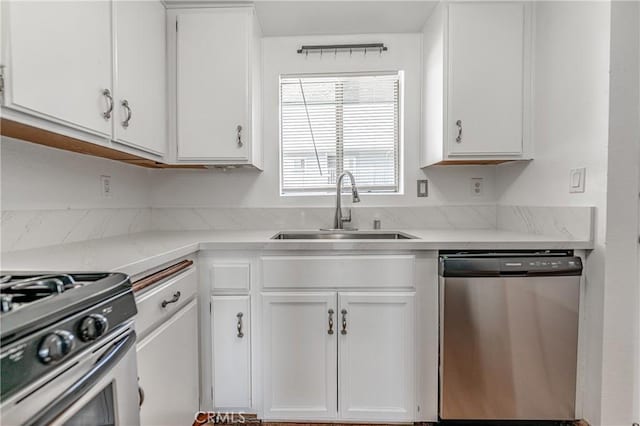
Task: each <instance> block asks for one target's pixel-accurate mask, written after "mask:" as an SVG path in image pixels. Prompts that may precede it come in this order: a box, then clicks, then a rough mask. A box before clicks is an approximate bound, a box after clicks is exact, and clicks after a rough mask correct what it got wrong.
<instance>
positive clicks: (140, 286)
mask: <svg viewBox="0 0 640 426" xmlns="http://www.w3.org/2000/svg"><path fill="white" fill-rule="evenodd" d="M191 265H193V260H183V261H182V262H178V263H176V264H175V265H171V266H169V267H168V268H165V269H162V270H160V271H158V272H156V273H154V274H151V275H149V276H146V277H144V278H140V279H139V280H138V281H136V282H134V283H133V284H132V285H131V286H132V288H133V292H134V293H137V292H139V291H141V290H144V289H145V288H147V287H150V286H152V285H154V284H156V283H158V282H160V281H162V280H165V279H167V278H169V277H171V276H173V275H175V274H177V273H178V272H181V271H183V270H185V269H187V268H188V267H190V266H191Z"/></svg>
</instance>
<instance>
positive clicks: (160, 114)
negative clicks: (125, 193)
mask: <svg viewBox="0 0 640 426" xmlns="http://www.w3.org/2000/svg"><path fill="white" fill-rule="evenodd" d="M113 6H114V17H115V19H114V27H115V32H114V35H115V46H116V50H115V54H116V60H115V80H114V81H115V87H114V93H115V98H114V102H115V106H114V140H115V141H117V142H119V143H122V144H125V145H129V146H131V147H133V148H136V149H140V150H142V151H145V152H148V153H151V154H155V155H158V156H162V155H164V154H165V153H166V151H167V125H166V121H167V120H166V119H167V97H166V10H165V8H164V5H163V4H162V3H160V2H158V1H114V2H113Z"/></svg>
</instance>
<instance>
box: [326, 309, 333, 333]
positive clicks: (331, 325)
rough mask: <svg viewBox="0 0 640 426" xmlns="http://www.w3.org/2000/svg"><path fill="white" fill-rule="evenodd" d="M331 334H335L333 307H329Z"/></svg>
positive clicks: (329, 331)
mask: <svg viewBox="0 0 640 426" xmlns="http://www.w3.org/2000/svg"><path fill="white" fill-rule="evenodd" d="M327 333H329V334H333V309H329V330H328V331H327Z"/></svg>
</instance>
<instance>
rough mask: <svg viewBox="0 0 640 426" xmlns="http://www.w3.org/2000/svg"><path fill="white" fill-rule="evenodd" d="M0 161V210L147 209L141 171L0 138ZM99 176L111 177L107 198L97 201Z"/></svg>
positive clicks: (147, 179)
mask: <svg viewBox="0 0 640 426" xmlns="http://www.w3.org/2000/svg"><path fill="white" fill-rule="evenodd" d="M0 156H1V163H0V164H1V172H0V176H1V179H2V191H1V206H2V210H43V209H94V208H141V207H150V206H151V204H150V203H151V196H150V192H151V191H150V188H151V176H150V174H149V172H148V170H146V169H143V168H141V167H137V166H130V165H127V164H123V163H119V162H117V161H111V160H106V159H102V158H96V157H91V156H88V155H82V154H75V153H70V152H66V151H61V150H58V149H54V148H48V147H43V146H40V145H36V144H31V143H27V142H21V141H17V140H15V139H10V138H5V137H2V138H1V139H0ZM101 175H108V176H111V184H112V189H113V195H112V197H111V198H103V197H102V194H101V186H100V176H101Z"/></svg>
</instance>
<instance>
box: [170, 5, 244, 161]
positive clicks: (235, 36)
mask: <svg viewBox="0 0 640 426" xmlns="http://www.w3.org/2000/svg"><path fill="white" fill-rule="evenodd" d="M250 24H251V11H250V9H248V8H219V9H216V10H211V11H207V12H198V13H181V14H179V15H178V16H177V31H178V34H177V144H178V158H179V159H186V160H189V159H191V160H200V159H204V160H207V159H209V160H247V159H248V146H249V140H248V139H247V138H248V135H249V130H250V123H249V53H250V46H249V44H250V43H249V42H250V39H251V27H250ZM238 126H242V130H241V131H240V132H239V131H238ZM239 135H240V137H241V140H240V141H239V140H238V136H239Z"/></svg>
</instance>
